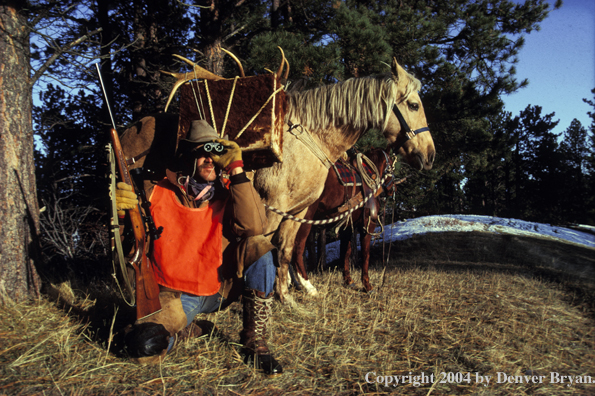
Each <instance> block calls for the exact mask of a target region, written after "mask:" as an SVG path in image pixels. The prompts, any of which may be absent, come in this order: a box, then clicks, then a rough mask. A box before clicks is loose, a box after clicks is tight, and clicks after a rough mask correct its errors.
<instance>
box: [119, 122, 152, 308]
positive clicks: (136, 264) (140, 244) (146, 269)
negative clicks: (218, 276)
mask: <svg viewBox="0 0 595 396" xmlns="http://www.w3.org/2000/svg"><path fill="white" fill-rule="evenodd" d="M110 139H111V141H112V146H113V148H114V154H115V157H116V162H117V164H118V172H119V173H120V178H121V179H122V181H123V182H124V183H126V184H128V185H130V186H133V188H134V185H133V183H132V177H131V176H130V172H129V171H128V165H127V164H126V157H125V156H124V152H123V151H122V145H121V144H120V138H119V137H118V132H117V131H116V130H115V129H114V128H111V130H110ZM128 214H129V216H130V222H131V223H132V230H133V233H134V241H135V252H134V256H133V258H132V259H131V260H130V264H132V267H133V268H134V272H135V275H136V276H135V289H136V319H137V320H139V319H142V318H144V317H147V316H150V315H153V314H155V313H157V312H159V311H160V310H161V304H160V303H159V286H158V285H157V282H156V281H155V275H154V273H153V267H152V265H151V261H150V260H149V258H148V257H147V250H148V246H147V245H148V243H147V234H146V230H145V223H144V221H143V216H142V213H141V211H140V205H137V207H135V208H134V209H130V210H129V211H128Z"/></svg>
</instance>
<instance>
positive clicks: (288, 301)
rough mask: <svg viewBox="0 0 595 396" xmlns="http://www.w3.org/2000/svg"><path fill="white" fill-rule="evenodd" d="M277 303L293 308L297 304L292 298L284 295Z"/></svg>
mask: <svg viewBox="0 0 595 396" xmlns="http://www.w3.org/2000/svg"><path fill="white" fill-rule="evenodd" d="M279 302H280V303H281V304H283V305H285V306H287V307H290V308H294V307H296V306H297V303H296V302H295V300H294V299H293V297H292V296H290V295H286V296H285V297H283V298H281V299H279Z"/></svg>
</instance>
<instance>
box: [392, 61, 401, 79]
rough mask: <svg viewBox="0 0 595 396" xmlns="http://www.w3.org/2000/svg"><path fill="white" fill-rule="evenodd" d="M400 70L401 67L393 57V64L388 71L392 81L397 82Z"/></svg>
mask: <svg viewBox="0 0 595 396" xmlns="http://www.w3.org/2000/svg"><path fill="white" fill-rule="evenodd" d="M402 69H403V68H402V67H401V65H399V62H397V58H394V57H393V63H392V65H391V67H390V71H391V73H392V75H393V80H395V81H399V74H400V71H401V70H402Z"/></svg>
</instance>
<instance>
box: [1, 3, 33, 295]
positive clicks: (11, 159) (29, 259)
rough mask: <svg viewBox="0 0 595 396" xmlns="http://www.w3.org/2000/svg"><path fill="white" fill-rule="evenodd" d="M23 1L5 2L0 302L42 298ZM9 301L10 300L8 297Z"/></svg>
mask: <svg viewBox="0 0 595 396" xmlns="http://www.w3.org/2000/svg"><path fill="white" fill-rule="evenodd" d="M22 3H24V2H22V1H20V0H0V26H1V27H0V28H1V29H2V33H0V73H1V76H2V78H0V109H1V111H0V191H1V196H0V219H2V220H0V303H1V304H5V303H7V302H8V301H10V300H12V301H15V302H20V301H24V300H27V299H30V298H37V297H39V291H40V283H41V282H40V279H39V275H38V273H37V270H36V268H35V264H36V263H37V264H38V262H37V260H36V258H37V255H38V252H39V248H38V246H39V240H38V232H39V207H38V205H37V193H36V186H35V163H34V158H33V126H32V116H31V112H32V97H31V96H32V91H31V87H30V86H29V84H30V81H29V31H28V30H27V29H28V28H27V17H26V15H24V14H21V13H20V11H21V10H22V9H23V4H22ZM9 299H10V300H9Z"/></svg>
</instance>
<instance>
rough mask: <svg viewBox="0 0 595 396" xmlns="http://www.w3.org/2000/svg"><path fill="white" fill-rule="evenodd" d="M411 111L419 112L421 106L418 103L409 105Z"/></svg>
mask: <svg viewBox="0 0 595 396" xmlns="http://www.w3.org/2000/svg"><path fill="white" fill-rule="evenodd" d="M409 110H411V111H418V110H419V104H418V103H409Z"/></svg>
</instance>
